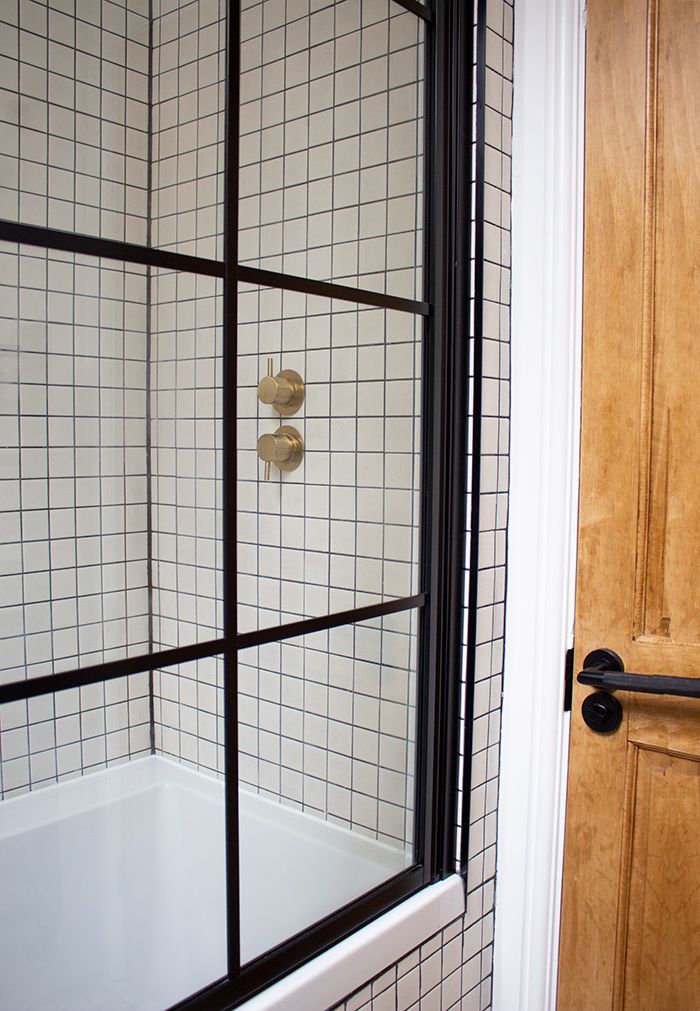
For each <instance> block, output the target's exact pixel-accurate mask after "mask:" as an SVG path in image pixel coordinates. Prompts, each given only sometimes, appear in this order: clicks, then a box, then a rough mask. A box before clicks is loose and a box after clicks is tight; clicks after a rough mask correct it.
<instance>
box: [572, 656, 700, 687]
mask: <svg viewBox="0 0 700 1011" xmlns="http://www.w3.org/2000/svg"><path fill="white" fill-rule="evenodd" d="M583 667H584V669H583V670H582V671H581V672H580V673H579V675H578V677H577V681H578V682H579V684H582V685H590V686H591V687H592V688H600V689H602V690H603V691H606V692H618V691H621V692H645V693H646V694H647V695H678V696H680V697H681V698H686V699H700V678H674V677H667V676H666V675H665V674H625V673H624V670H625V667H624V664H623V662H622V660H621V659H620V657H619V656H618V655H617V653H615V652H614V651H613V650H611V649H594V650H593V652H592V653H589V654H588V656H587V657H586V659H585V660H584V661H583Z"/></svg>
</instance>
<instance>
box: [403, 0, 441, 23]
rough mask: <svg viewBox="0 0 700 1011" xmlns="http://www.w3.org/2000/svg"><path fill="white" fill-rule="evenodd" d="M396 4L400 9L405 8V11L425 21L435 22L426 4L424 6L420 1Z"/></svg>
mask: <svg viewBox="0 0 700 1011" xmlns="http://www.w3.org/2000/svg"><path fill="white" fill-rule="evenodd" d="M394 3H395V4H397V5H398V6H399V7H403V9H404V10H406V11H410V12H411V14H415V15H416V17H419V18H422V19H423V20H424V21H432V20H433V12H432V11H431V10H430V9H429V8H428V7H427V6H426V5H425V4H422V3H421V2H420V0H394Z"/></svg>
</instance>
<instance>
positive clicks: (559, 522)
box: [493, 0, 585, 1011]
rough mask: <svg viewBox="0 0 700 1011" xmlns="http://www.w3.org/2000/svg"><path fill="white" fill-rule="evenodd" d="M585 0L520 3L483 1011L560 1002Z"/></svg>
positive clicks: (546, 1008)
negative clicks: (488, 989)
mask: <svg viewBox="0 0 700 1011" xmlns="http://www.w3.org/2000/svg"><path fill="white" fill-rule="evenodd" d="M583 2H584V0H516V2H515V69H514V74H515V82H514V98H515V105H514V123H513V126H514V136H513V219H512V220H513V235H512V250H513V291H512V299H513V301H512V370H511V378H512V389H511V392H512V409H511V410H512V413H511V419H512V420H511V433H512V438H511V484H510V509H509V517H510V518H509V526H508V545H509V553H508V599H507V604H506V656H505V675H504V700H503V729H502V737H501V741H502V745H501V747H502V751H501V779H500V797H499V825H498V866H497V878H496V923H495V952H494V959H495V961H494V996H493V1007H494V1011H553V1009H554V1008H555V1007H556V974H557V948H558V935H559V904H560V894H561V867H562V851H563V833H564V802H565V789H566V755H567V749H568V725H569V721H568V718H567V716H566V715H565V714H564V713H563V672H564V657H565V653H566V650H567V648H568V647H569V646H570V645H571V641H572V629H573V613H574V588H575V565H576V510H577V493H578V492H577V489H578V425H579V410H580V332H581V325H580V317H581V278H582V178H583V144H582V136H583V71H584V62H583V49H584V39H585V26H584V9H583Z"/></svg>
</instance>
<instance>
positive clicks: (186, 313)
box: [149, 271, 223, 649]
mask: <svg viewBox="0 0 700 1011" xmlns="http://www.w3.org/2000/svg"><path fill="white" fill-rule="evenodd" d="M221 291H222V285H221V282H220V281H218V280H215V279H212V278H208V277H202V276H198V277H195V276H194V275H192V274H176V273H173V272H172V271H154V272H153V277H152V287H151V318H150V337H151V361H150V386H149V390H150V427H149V434H150V446H151V452H150V460H151V471H150V477H151V494H152V575H151V580H152V590H153V598H152V619H153V628H152V634H153V645H154V648H155V649H166V648H168V647H171V646H183V645H187V644H188V643H191V642H202V641H205V640H207V639H216V638H218V637H219V636H221V635H222V634H223V604H222V564H223V558H222V555H223V544H222V532H221V531H222V444H221V440H222V430H221V418H222V400H221V379H222V370H221V339H222V319H223V300H222V297H221Z"/></svg>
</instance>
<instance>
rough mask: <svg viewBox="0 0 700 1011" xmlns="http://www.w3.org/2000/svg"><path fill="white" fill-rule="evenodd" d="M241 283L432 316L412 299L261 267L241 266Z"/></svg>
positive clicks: (426, 304) (428, 309) (425, 307)
mask: <svg viewBox="0 0 700 1011" xmlns="http://www.w3.org/2000/svg"><path fill="white" fill-rule="evenodd" d="M237 274H238V280H239V281H243V282H245V283H246V284H258V285H260V286H261V287H263V288H282V289H284V290H285V291H301V292H303V293H304V294H306V295H320V296H321V297H322V298H337V299H340V300H341V301H343V302H359V303H361V304H362V305H374V306H377V307H378V308H379V309H395V310H397V311H398V312H410V313H413V315H414V316H429V315H430V305H429V303H428V302H416V301H414V300H413V299H411V298H400V297H399V296H398V295H385V294H383V293H382V292H381V291H369V290H368V289H366V288H350V287H349V286H347V285H345V284H333V283H332V282H330V281H314V280H312V279H311V278H308V277H296V276H295V275H293V274H278V273H277V272H276V271H274V270H259V269H258V267H246V266H244V265H243V264H239V266H238V270H237Z"/></svg>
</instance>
